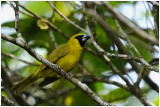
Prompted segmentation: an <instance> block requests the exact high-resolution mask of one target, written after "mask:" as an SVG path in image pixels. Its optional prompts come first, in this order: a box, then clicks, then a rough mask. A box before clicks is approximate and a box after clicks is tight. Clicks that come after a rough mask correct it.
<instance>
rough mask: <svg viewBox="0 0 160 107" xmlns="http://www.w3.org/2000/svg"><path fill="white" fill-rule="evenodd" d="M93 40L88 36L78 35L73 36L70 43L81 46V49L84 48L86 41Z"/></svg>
mask: <svg viewBox="0 0 160 107" xmlns="http://www.w3.org/2000/svg"><path fill="white" fill-rule="evenodd" d="M89 38H91V37H90V36H89V35H87V34H76V35H74V36H72V37H71V38H70V39H69V41H68V42H70V43H73V44H79V45H80V46H81V47H84V45H85V43H86V41H87V40H88V39H89Z"/></svg>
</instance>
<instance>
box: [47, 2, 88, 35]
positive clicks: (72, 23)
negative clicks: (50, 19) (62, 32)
mask: <svg viewBox="0 0 160 107" xmlns="http://www.w3.org/2000/svg"><path fill="white" fill-rule="evenodd" d="M48 3H49V4H50V6H51V7H52V8H53V9H54V10H55V11H56V12H57V13H58V14H59V15H60V16H61V17H62V18H64V19H65V20H66V21H67V22H69V23H70V24H71V25H73V26H75V27H76V28H78V29H80V30H82V31H83V32H86V30H84V29H83V28H81V27H79V26H78V25H77V24H75V23H74V22H72V21H70V20H69V19H68V18H67V17H65V16H64V15H63V14H62V13H61V12H59V11H58V10H57V8H56V7H55V6H54V5H53V4H52V3H51V2H50V1H48ZM86 33H87V32H86Z"/></svg>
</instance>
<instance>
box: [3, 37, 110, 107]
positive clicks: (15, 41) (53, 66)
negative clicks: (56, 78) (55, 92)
mask: <svg viewBox="0 0 160 107" xmlns="http://www.w3.org/2000/svg"><path fill="white" fill-rule="evenodd" d="M1 38H2V39H4V40H7V41H9V42H11V43H13V44H15V45H18V46H19V47H21V48H23V49H25V50H26V51H27V52H28V53H29V54H30V55H31V56H33V57H34V58H36V59H37V60H38V61H40V62H42V63H43V64H44V65H46V66H48V67H49V68H50V69H52V70H53V72H54V71H55V72H56V73H58V74H59V75H62V76H63V77H64V78H66V79H68V80H69V81H70V82H72V83H73V84H74V85H76V86H77V87H79V88H80V89H81V90H83V91H84V92H86V93H87V94H88V96H90V97H91V98H92V99H93V100H94V101H95V102H97V103H98V104H100V105H105V106H108V105H110V104H109V103H107V102H104V101H103V100H102V99H101V98H100V97H99V96H97V95H96V94H95V93H94V92H93V91H92V90H91V89H90V88H89V87H88V86H87V85H86V84H84V83H81V82H80V81H78V80H77V79H76V78H73V77H72V76H71V75H69V74H68V73H67V72H64V71H63V70H62V69H60V67H59V66H58V65H56V64H53V63H51V62H49V61H48V60H47V59H45V58H43V57H42V56H41V55H39V54H38V53H37V52H36V51H35V50H34V49H32V48H30V47H29V46H28V44H27V43H26V42H25V43H24V42H21V41H19V40H18V39H15V38H13V37H10V36H6V35H4V34H1Z"/></svg>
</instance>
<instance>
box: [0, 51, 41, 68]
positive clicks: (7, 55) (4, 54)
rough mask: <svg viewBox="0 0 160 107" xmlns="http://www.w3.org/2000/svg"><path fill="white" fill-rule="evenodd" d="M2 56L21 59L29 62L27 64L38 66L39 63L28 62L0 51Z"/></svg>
mask: <svg viewBox="0 0 160 107" xmlns="http://www.w3.org/2000/svg"><path fill="white" fill-rule="evenodd" d="M1 54H2V55H3V56H6V57H10V58H13V59H16V60H18V61H21V62H24V63H26V64H29V65H34V66H39V64H36V63H32V62H28V61H25V60H22V59H20V58H17V57H16V56H14V55H12V54H6V53H1Z"/></svg>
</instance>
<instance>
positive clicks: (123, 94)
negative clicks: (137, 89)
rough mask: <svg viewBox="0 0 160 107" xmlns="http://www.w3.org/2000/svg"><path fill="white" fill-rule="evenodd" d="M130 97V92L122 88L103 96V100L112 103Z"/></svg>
mask: <svg viewBox="0 0 160 107" xmlns="http://www.w3.org/2000/svg"><path fill="white" fill-rule="evenodd" d="M130 95H131V93H130V92H128V91H126V90H125V89H123V88H118V89H115V90H113V91H111V92H109V93H108V94H107V95H105V96H104V100H105V101H107V102H114V101H118V100H125V99H126V98H128V97H129V96H130Z"/></svg>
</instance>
